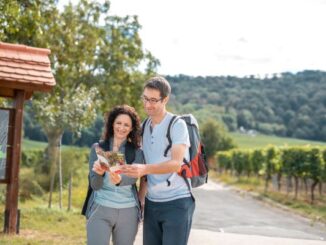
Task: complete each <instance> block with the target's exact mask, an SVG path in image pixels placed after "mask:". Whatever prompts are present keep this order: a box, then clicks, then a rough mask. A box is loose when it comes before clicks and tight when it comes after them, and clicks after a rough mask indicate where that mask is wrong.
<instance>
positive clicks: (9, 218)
mask: <svg viewBox="0 0 326 245" xmlns="http://www.w3.org/2000/svg"><path fill="white" fill-rule="evenodd" d="M14 99H15V100H14V109H15V113H14V122H13V123H14V127H13V128H12V129H11V130H13V132H12V133H13V142H12V147H11V149H12V155H11V156H12V161H11V165H10V166H9V168H10V171H9V176H8V177H9V183H8V185H7V194H6V210H5V213H6V214H7V215H6V220H5V227H4V232H5V233H9V234H14V233H18V232H19V227H18V226H19V220H18V219H19V216H18V190H19V182H18V180H19V163H20V153H21V152H20V150H21V138H22V124H23V109H24V100H25V91H24V90H15V97H14Z"/></svg>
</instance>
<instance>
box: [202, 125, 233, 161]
mask: <svg viewBox="0 0 326 245" xmlns="http://www.w3.org/2000/svg"><path fill="white" fill-rule="evenodd" d="M201 136H202V141H203V143H204V145H205V149H206V154H207V156H208V157H209V158H211V157H214V155H215V154H216V152H217V151H226V150H229V149H231V148H234V147H235V143H234V142H233V139H232V138H231V137H230V136H228V135H227V132H226V130H225V128H224V127H223V125H222V124H221V123H218V122H217V121H215V120H213V119H208V120H207V121H206V123H205V124H203V126H202V128H201Z"/></svg>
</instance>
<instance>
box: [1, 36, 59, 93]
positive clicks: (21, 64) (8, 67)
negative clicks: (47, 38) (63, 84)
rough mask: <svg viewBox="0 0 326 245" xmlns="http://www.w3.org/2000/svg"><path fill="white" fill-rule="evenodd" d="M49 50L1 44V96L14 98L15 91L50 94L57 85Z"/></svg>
mask: <svg viewBox="0 0 326 245" xmlns="http://www.w3.org/2000/svg"><path fill="white" fill-rule="evenodd" d="M50 53H51V51H50V50H49V49H43V48H34V47H29V46H25V45H18V44H11V43H4V42H0V96H1V97H13V96H14V94H15V93H14V90H15V89H19V90H25V91H26V99H28V98H30V97H31V96H32V94H33V91H43V92H48V91H50V90H51V89H52V87H53V86H54V85H55V79H54V77H53V74H52V71H51V66H50V65H51V64H50V60H49V57H48V55H49V54H50Z"/></svg>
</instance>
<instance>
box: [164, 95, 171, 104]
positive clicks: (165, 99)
mask: <svg viewBox="0 0 326 245" xmlns="http://www.w3.org/2000/svg"><path fill="white" fill-rule="evenodd" d="M169 99H170V96H166V97H165V98H164V99H163V102H164V103H165V104H167V103H168V102H169Z"/></svg>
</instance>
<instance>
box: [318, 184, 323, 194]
mask: <svg viewBox="0 0 326 245" xmlns="http://www.w3.org/2000/svg"><path fill="white" fill-rule="evenodd" d="M319 195H320V196H323V182H321V181H320V182H319Z"/></svg>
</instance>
